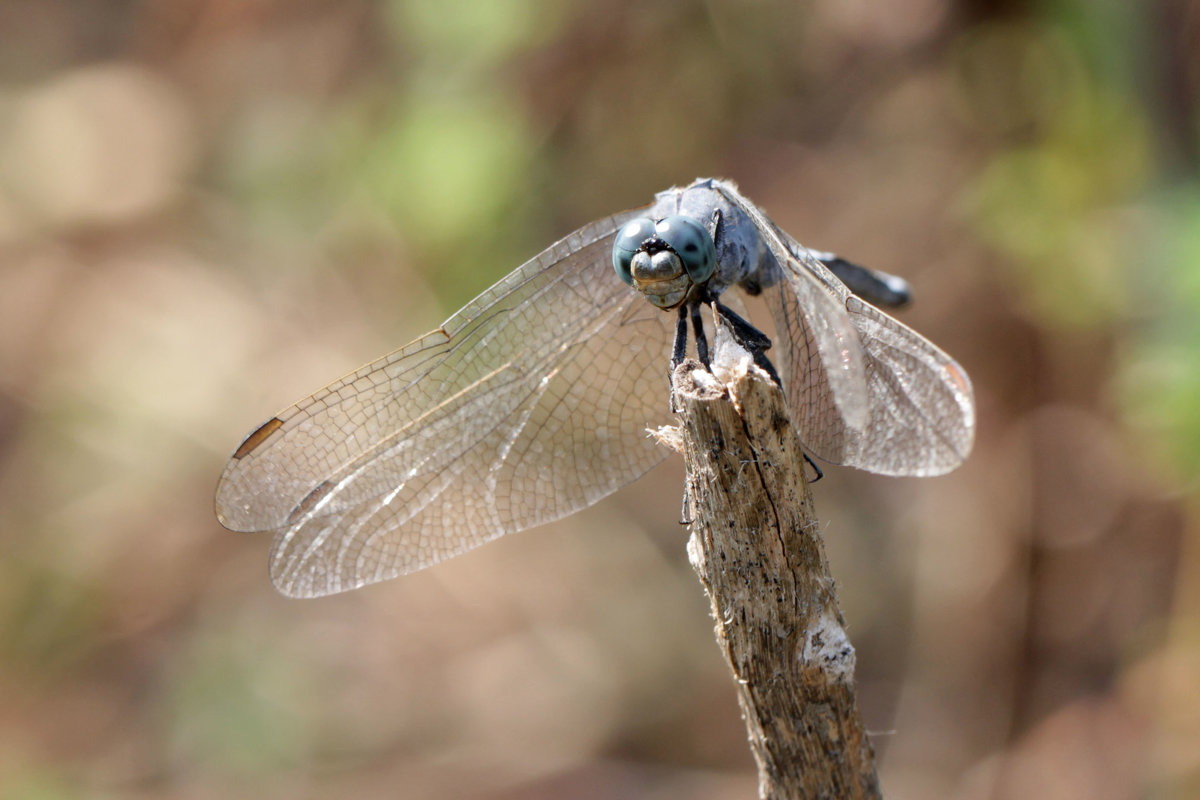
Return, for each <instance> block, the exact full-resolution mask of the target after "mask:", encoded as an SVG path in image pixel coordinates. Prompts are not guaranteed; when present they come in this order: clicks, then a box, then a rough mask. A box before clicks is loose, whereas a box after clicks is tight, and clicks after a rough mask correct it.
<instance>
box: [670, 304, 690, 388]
mask: <svg viewBox="0 0 1200 800" xmlns="http://www.w3.org/2000/svg"><path fill="white" fill-rule="evenodd" d="M686 356H687V308H686V307H685V306H680V307H679V320H678V321H677V322H676V323H675V346H674V348H673V349H672V350H671V372H674V371H675V368H676V367H678V366H679V365H680V364H682V363H683V359H684V358H685V357H686Z"/></svg>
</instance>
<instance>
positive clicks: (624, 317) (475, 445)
mask: <svg viewBox="0 0 1200 800" xmlns="http://www.w3.org/2000/svg"><path fill="white" fill-rule="evenodd" d="M637 213H638V212H636V211H634V212H627V213H626V214H622V215H618V216H616V217H612V218H609V219H606V220H602V221H600V222H596V223H593V224H591V225H588V226H586V227H584V228H581V229H580V230H578V231H576V232H575V233H573V234H571V235H570V236H568V237H567V238H566V239H563V240H562V241H560V242H558V243H557V244H555V245H553V246H552V247H550V248H549V249H547V250H546V251H545V252H543V253H542V254H540V255H539V256H537V257H536V258H534V259H533V260H531V261H529V262H528V263H526V264H524V265H523V266H521V267H520V268H518V269H517V270H516V271H514V272H513V273H511V274H510V275H508V276H507V277H506V278H504V279H503V280H501V281H500V282H499V283H497V284H496V285H495V286H493V287H492V288H491V289H489V290H487V291H486V292H484V293H483V294H482V295H480V296H479V297H478V298H476V299H475V300H474V301H472V302H471V303H470V304H468V305H467V306H466V307H464V308H463V309H462V310H461V311H459V312H458V313H457V314H455V315H454V316H453V317H451V318H450V319H449V320H447V321H446V323H445V324H444V325H443V326H442V327H441V328H439V329H438V330H436V331H433V332H431V333H429V334H427V335H425V336H423V337H421V338H420V339H418V340H416V341H415V342H413V343H411V344H409V345H408V346H406V347H404V348H401V349H400V350H397V351H396V352H394V353H392V354H390V355H387V356H384V357H383V358H381V359H379V360H378V361H375V362H372V363H371V364H368V365H366V366H365V367H363V368H361V369H359V370H357V371H356V372H354V373H351V374H350V375H347V376H346V377H344V378H342V379H341V380H338V381H336V382H334V383H333V384H331V385H329V386H328V387H326V388H325V389H322V390H321V391H320V392H317V393H316V394H314V395H313V396H312V397H309V398H307V399H305V400H302V401H300V402H299V403H297V404H295V405H294V406H292V407H291V408H289V409H287V410H286V411H284V412H282V413H281V414H280V415H279V416H277V417H275V418H273V419H272V420H270V421H269V422H268V423H266V424H265V425H264V426H262V427H261V428H260V429H259V430H258V431H256V432H255V433H253V434H251V436H250V437H249V438H248V439H247V440H246V442H245V443H243V445H242V446H241V447H240V448H239V449H238V451H237V452H236V453H235V454H234V458H233V459H231V461H230V462H229V465H228V466H227V467H226V470H225V472H224V474H223V475H222V478H221V482H220V484H219V486H218V489H217V509H218V515H219V517H220V518H221V521H222V522H223V523H224V524H225V525H226V526H227V527H230V528H233V529H236V530H272V531H275V532H276V538H275V543H274V547H273V549H272V555H271V576H272V580H273V581H274V582H275V585H276V586H277V587H278V588H279V589H280V590H281V591H283V592H284V593H286V594H290V595H294V596H308V597H312V596H318V595H323V594H330V593H333V592H339V591H345V590H348V589H352V588H355V587H357V586H362V585H364V584H367V583H373V582H375V581H381V580H384V579H386V578H390V577H394V576H396V575H401V574H404V573H407V572H413V571H415V570H418V569H421V568H423V567H427V566H429V565H431V564H434V563H436V562H438V561H441V560H443V559H446V558H449V557H450V556H453V555H456V554H458V553H461V552H463V551H465V550H468V549H470V548H472V547H476V546H478V545H480V544H482V543H484V542H486V541H488V540H490V539H493V538H496V537H498V536H501V535H503V534H505V533H510V532H513V531H517V530H522V529H524V528H528V527H532V526H534V525H538V524H540V523H543V522H548V521H550V520H553V519H557V518H559V517H562V516H565V515H566V514H569V513H571V512H573V511H575V510H578V509H580V508H582V507H584V506H587V505H589V504H591V503H594V502H596V501H597V500H599V499H600V498H602V497H604V496H605V495H607V494H609V493H611V492H613V491H615V490H616V489H618V488H619V487H621V486H623V485H625V484H627V483H629V482H630V481H632V480H634V479H636V478H637V477H639V476H640V475H642V474H643V473H645V472H646V471H647V470H649V469H650V468H651V467H653V466H654V465H655V464H657V463H658V462H659V461H661V460H662V459H663V457H664V456H665V453H664V452H663V451H662V448H660V447H658V446H657V445H655V444H654V443H653V442H652V441H650V440H649V439H648V438H647V436H646V434H645V428H646V427H647V426H648V425H653V424H666V423H667V422H669V419H670V414H669V402H668V394H667V381H666V370H665V367H664V365H665V363H666V357H667V353H668V350H669V342H670V334H671V331H672V330H673V323H674V318H673V316H672V315H669V314H664V313H662V312H661V311H659V310H658V309H655V308H654V307H652V306H651V305H650V304H649V303H646V302H645V301H642V300H641V299H640V298H638V297H637V296H636V295H635V293H634V292H633V291H632V290H631V289H629V288H628V287H627V286H626V285H625V284H623V283H621V282H620V281H619V280H617V279H616V277H615V276H614V275H613V274H612V267H611V246H612V238H613V236H614V234H615V233H616V231H617V230H618V229H619V227H620V226H621V225H622V224H623V223H624V222H625V221H627V220H628V219H630V218H632V217H633V216H635V215H636V214H637Z"/></svg>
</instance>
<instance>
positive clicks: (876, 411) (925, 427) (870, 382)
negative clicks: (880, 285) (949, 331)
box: [844, 296, 975, 477]
mask: <svg viewBox="0 0 1200 800" xmlns="http://www.w3.org/2000/svg"><path fill="white" fill-rule="evenodd" d="M846 310H847V311H848V312H849V314H850V320H851V322H852V323H853V324H854V327H855V328H856V329H857V330H858V333H859V338H860V340H861V341H862V346H863V354H864V363H865V364H866V368H867V389H868V391H869V393H870V398H871V402H870V408H871V418H870V420H869V422H868V424H867V425H866V427H865V428H864V429H862V431H861V432H859V431H855V432H854V434H855V435H853V436H852V437H851V442H852V444H853V446H852V447H850V448H848V451H847V458H846V460H845V462H844V463H846V464H849V465H851V466H855V467H860V468H861V469H865V470H869V471H870V472H875V473H878V474H880V475H912V476H916V477H927V476H931V475H942V474H944V473H946V472H950V471H951V470H953V469H955V468H956V467H958V466H959V465H960V464H962V462H963V461H964V460H966V457H967V456H968V455H969V454H970V452H971V447H972V445H973V444H974V441H975V397H974V393H973V392H972V389H971V381H970V379H969V378H968V377H967V373H966V371H965V370H963V368H962V367H961V366H959V365H958V363H957V362H956V361H955V360H954V359H952V358H950V356H948V355H946V354H945V353H944V352H943V351H942V350H941V349H940V348H938V347H937V346H936V345H934V344H933V343H932V342H930V341H929V340H928V339H926V338H925V337H923V336H921V335H920V334H919V333H917V332H916V331H914V330H913V329H912V328H909V327H908V326H907V325H905V324H904V323H902V322H899V321H898V320H896V319H894V318H892V317H890V316H888V315H887V314H885V313H883V312H882V311H880V310H879V309H877V308H875V307H874V306H872V305H871V304H869V303H867V302H865V301H864V300H862V299H860V298H858V297H855V296H851V297H849V298H848V299H847V301H846Z"/></svg>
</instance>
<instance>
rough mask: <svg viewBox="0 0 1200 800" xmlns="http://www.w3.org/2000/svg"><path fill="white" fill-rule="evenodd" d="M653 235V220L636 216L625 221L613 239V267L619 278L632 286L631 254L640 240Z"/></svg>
mask: <svg viewBox="0 0 1200 800" xmlns="http://www.w3.org/2000/svg"><path fill="white" fill-rule="evenodd" d="M653 236H654V220H652V219H650V218H649V217H638V218H637V219H631V220H630V221H629V222H626V223H625V226H624V227H623V228H621V230H620V231H619V232H618V233H617V238H616V239H615V240H614V241H613V256H612V258H613V269H615V270H616V271H617V275H618V276H620V278H621V280H623V281H625V282H626V283H628V284H629V285H630V286H633V275H632V274H631V273H630V271H629V269H630V264H631V263H632V262H633V254H634V253H636V252H637V251H638V248H639V247H641V246H642V242H644V241H646V240H647V239H649V238H651V237H653Z"/></svg>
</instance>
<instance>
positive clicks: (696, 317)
mask: <svg viewBox="0 0 1200 800" xmlns="http://www.w3.org/2000/svg"><path fill="white" fill-rule="evenodd" d="M688 309H690V313H691V315H692V333H694V334H695V336H696V358H698V359H700V363H701V364H703V365H704V368H705V369H708V368H709V367H711V366H712V360H711V359H710V358H709V357H708V337H707V336H705V335H704V320H702V319H701V318H700V303H688Z"/></svg>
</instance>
